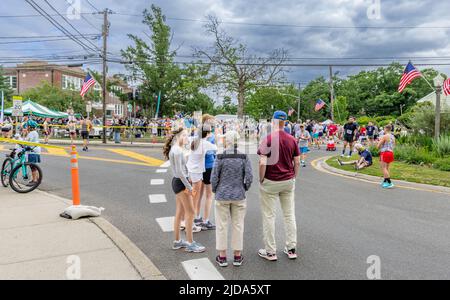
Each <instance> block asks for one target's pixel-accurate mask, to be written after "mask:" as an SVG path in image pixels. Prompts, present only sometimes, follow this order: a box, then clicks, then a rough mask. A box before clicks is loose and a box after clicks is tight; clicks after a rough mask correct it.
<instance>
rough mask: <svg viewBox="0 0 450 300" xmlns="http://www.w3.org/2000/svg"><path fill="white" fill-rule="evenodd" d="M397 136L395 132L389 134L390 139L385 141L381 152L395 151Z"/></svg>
mask: <svg viewBox="0 0 450 300" xmlns="http://www.w3.org/2000/svg"><path fill="white" fill-rule="evenodd" d="M394 141H395V137H394V135H393V134H389V141H388V142H385V143H384V144H383V146H382V147H381V150H380V152H394Z"/></svg>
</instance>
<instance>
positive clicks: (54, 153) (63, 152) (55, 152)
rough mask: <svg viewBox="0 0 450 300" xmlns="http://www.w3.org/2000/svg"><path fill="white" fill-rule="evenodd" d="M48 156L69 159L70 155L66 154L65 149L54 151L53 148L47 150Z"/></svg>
mask: <svg viewBox="0 0 450 300" xmlns="http://www.w3.org/2000/svg"><path fill="white" fill-rule="evenodd" d="M47 154H48V155H53V156H64V157H69V154H68V153H67V152H66V150H64V149H53V148H48V149H47Z"/></svg>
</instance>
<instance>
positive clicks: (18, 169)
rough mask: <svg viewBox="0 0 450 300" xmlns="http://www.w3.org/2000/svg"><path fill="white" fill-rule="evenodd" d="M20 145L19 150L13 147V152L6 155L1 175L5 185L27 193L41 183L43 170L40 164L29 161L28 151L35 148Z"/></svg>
mask: <svg viewBox="0 0 450 300" xmlns="http://www.w3.org/2000/svg"><path fill="white" fill-rule="evenodd" d="M20 147H21V148H20V149H18V150H16V149H11V150H12V152H11V154H8V155H6V159H5V160H4V161H3V164H2V170H1V176H0V177H1V182H2V185H3V186H4V187H8V186H11V188H12V189H13V190H14V191H15V192H17V193H21V194H26V193H30V192H32V191H34V190H35V189H37V188H38V187H39V186H40V185H41V183H42V170H41V168H40V167H39V166H38V165H36V164H33V163H29V162H27V153H30V152H32V151H33V148H31V147H24V146H20ZM33 179H34V180H33Z"/></svg>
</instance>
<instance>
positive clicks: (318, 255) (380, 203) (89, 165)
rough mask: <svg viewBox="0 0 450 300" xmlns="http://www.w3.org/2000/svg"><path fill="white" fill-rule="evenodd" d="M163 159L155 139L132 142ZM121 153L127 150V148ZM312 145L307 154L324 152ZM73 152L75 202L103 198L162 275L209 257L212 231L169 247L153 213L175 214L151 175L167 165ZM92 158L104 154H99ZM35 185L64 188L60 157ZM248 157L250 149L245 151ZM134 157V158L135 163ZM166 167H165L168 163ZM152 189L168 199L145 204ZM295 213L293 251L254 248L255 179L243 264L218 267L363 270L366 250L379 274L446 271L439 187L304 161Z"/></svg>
mask: <svg viewBox="0 0 450 300" xmlns="http://www.w3.org/2000/svg"><path fill="white" fill-rule="evenodd" d="M132 151H133V152H135V153H138V154H141V155H145V156H149V157H153V158H157V159H161V158H162V157H161V154H160V151H159V150H158V149H132ZM127 154H128V155H129V154H130V153H127ZM325 155H326V153H325V152H315V153H313V154H312V157H311V158H318V157H321V156H325ZM83 156H90V157H93V158H92V159H81V160H80V172H81V178H80V180H81V191H82V202H83V203H84V204H89V205H96V206H103V207H105V208H106V209H107V210H106V212H105V217H106V218H107V219H108V220H109V221H110V222H111V223H113V224H114V225H115V226H117V227H118V228H119V229H120V230H121V231H122V232H124V233H125V234H126V235H127V236H128V237H129V238H130V239H131V240H132V241H133V242H134V243H136V245H137V246H138V247H140V248H141V249H142V250H143V252H144V253H146V254H147V255H148V256H149V257H150V259H151V260H152V261H153V262H154V263H155V264H156V265H157V267H158V268H159V269H160V270H161V271H162V273H163V274H164V275H165V276H166V277H167V278H169V279H189V276H188V274H187V273H186V272H185V270H184V268H183V266H182V262H184V261H189V260H195V259H199V258H207V259H209V261H210V262H214V258H215V255H216V253H215V251H214V248H215V247H214V246H215V242H214V240H215V233H214V232H202V233H199V234H196V236H195V238H196V240H197V241H198V242H201V243H203V244H204V245H206V246H207V247H208V251H207V252H206V253H204V254H196V255H195V254H192V255H189V254H185V253H183V252H174V251H172V250H169V249H170V246H171V241H172V240H173V236H172V233H170V232H163V231H162V229H161V227H160V226H159V224H158V222H157V221H156V219H157V218H163V217H171V216H173V215H174V210H175V204H174V196H173V195H172V193H171V191H170V187H169V185H161V186H151V185H150V181H151V180H152V179H164V180H165V183H169V182H170V179H171V177H170V173H165V174H164V173H157V170H158V169H160V168H158V167H150V166H148V165H145V163H143V160H142V159H143V157H142V156H137V157H138V158H139V159H136V158H133V157H130V156H124V155H123V154H117V153H114V152H111V151H109V150H107V149H93V151H92V152H90V153H89V154H83ZM96 158H100V159H102V158H108V160H107V161H102V160H98V159H96ZM44 160H45V161H44V163H43V167H44V170H45V171H44V172H45V173H44V175H45V180H44V184H43V187H42V188H43V190H45V191H49V192H51V193H54V194H57V195H60V196H64V197H70V172H69V169H68V159H67V157H62V156H46V157H44ZM252 161H253V166H256V163H257V157H256V156H252ZM133 162H134V163H136V162H139V163H141V165H140V164H133ZM169 172H170V171H169ZM150 194H162V195H165V196H166V198H167V203H160V204H150V203H149V195H150ZM296 195H297V196H296V203H297V205H296V215H297V220H298V227H299V241H300V244H301V246H300V249H299V250H300V255H301V258H300V259H298V260H297V261H294V262H292V261H288V259H287V258H286V257H285V256H284V255H282V254H281V253H280V255H279V261H278V262H277V263H269V262H266V261H263V260H262V259H261V258H259V257H258V256H257V255H256V252H257V250H258V249H259V248H260V247H261V245H262V242H261V239H262V229H261V215H260V210H259V207H260V205H259V198H258V186H257V185H256V184H255V185H254V186H253V187H252V189H251V190H250V192H249V194H248V214H247V218H246V233H245V237H246V238H245V254H246V259H247V260H246V262H245V265H244V266H243V267H242V268H234V267H229V268H227V269H221V270H220V271H219V272H220V275H221V276H223V277H224V278H225V279H366V278H367V277H366V271H367V268H368V267H369V265H368V264H367V262H366V260H367V258H368V257H369V256H372V255H377V256H379V257H380V259H381V275H382V278H383V279H450V235H449V232H450V197H449V196H448V195H445V194H435V193H429V192H421V191H413V190H405V189H395V190H390V191H383V190H381V189H380V188H378V187H377V186H376V185H373V184H369V183H364V182H359V181H353V180H351V179H347V178H342V177H336V176H333V175H330V174H326V173H321V172H319V171H317V170H315V169H313V168H312V167H308V168H306V169H303V170H302V172H301V177H300V178H299V180H298V183H297V187H296ZM277 225H278V227H277V230H278V237H279V238H278V245H279V249H280V250H282V248H283V244H282V243H283V234H284V233H283V226H282V223H281V216H279V217H278V224H277Z"/></svg>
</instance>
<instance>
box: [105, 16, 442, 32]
mask: <svg viewBox="0 0 450 300" xmlns="http://www.w3.org/2000/svg"><path fill="white" fill-rule="evenodd" d="M114 14H115V15H118V16H131V17H142V14H141V15H138V14H127V13H119V12H115V13H114ZM166 19H167V20H172V21H181V22H195V23H209V21H208V20H205V19H188V18H172V17H167V18H166ZM220 23H221V24H229V25H244V26H261V27H291V28H310V29H450V26H417V25H404V26H336V25H299V24H276V23H272V24H271V23H250V22H236V21H220Z"/></svg>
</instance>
